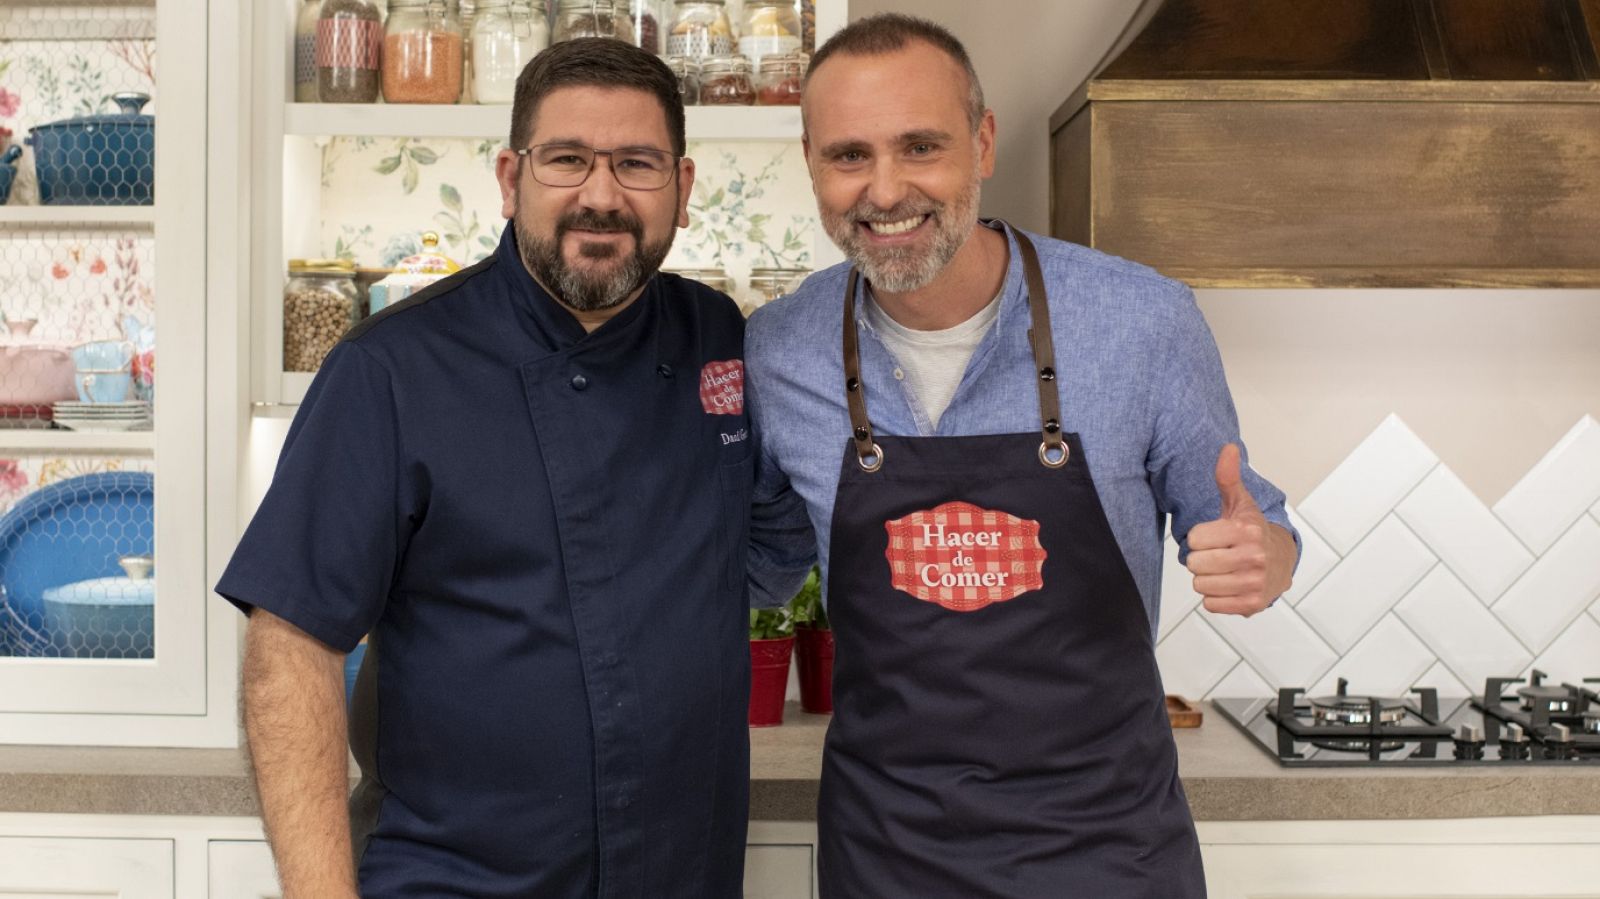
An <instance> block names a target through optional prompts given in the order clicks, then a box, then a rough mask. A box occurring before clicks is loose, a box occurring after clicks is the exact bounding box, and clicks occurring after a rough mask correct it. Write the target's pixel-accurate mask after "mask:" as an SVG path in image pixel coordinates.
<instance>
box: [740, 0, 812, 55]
mask: <svg viewBox="0 0 1600 899" xmlns="http://www.w3.org/2000/svg"><path fill="white" fill-rule="evenodd" d="M741 24H742V26H743V27H741V28H740V29H739V53H740V54H741V55H743V56H746V57H748V58H749V60H750V65H752V66H754V67H755V68H756V69H758V70H759V69H760V68H761V60H762V59H763V58H765V57H767V56H768V55H774V54H779V53H796V52H799V50H800V13H799V12H798V11H797V10H796V9H795V6H794V0H744V18H743V21H742V22H741Z"/></svg>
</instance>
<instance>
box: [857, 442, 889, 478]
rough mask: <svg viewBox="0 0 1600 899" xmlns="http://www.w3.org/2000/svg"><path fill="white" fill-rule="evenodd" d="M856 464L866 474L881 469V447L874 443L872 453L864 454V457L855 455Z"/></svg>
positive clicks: (858, 454) (859, 454)
mask: <svg viewBox="0 0 1600 899" xmlns="http://www.w3.org/2000/svg"><path fill="white" fill-rule="evenodd" d="M868 460H871V461H868ZM856 464H858V465H860V466H861V470H862V471H864V472H866V473H868V474H871V473H872V472H874V471H877V470H878V469H880V468H882V467H883V447H881V446H878V445H877V444H876V443H874V444H873V445H872V452H871V453H868V454H865V455H863V454H861V453H857V454H856Z"/></svg>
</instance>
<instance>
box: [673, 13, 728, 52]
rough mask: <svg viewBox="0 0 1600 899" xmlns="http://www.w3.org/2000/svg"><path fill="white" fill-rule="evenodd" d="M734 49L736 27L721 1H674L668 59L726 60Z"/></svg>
mask: <svg viewBox="0 0 1600 899" xmlns="http://www.w3.org/2000/svg"><path fill="white" fill-rule="evenodd" d="M734 46H735V45H734V42H733V24H732V23H731V22H729V21H728V9H727V6H726V5H724V4H723V2H722V0H673V3H672V27H671V28H670V29H668V30H667V55H668V56H694V57H698V58H701V59H704V58H706V57H711V56H727V55H729V54H731V53H733V51H734Z"/></svg>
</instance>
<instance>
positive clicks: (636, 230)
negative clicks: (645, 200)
mask: <svg viewBox="0 0 1600 899" xmlns="http://www.w3.org/2000/svg"><path fill="white" fill-rule="evenodd" d="M584 218H585V216H584V215H582V214H577V215H569V216H564V217H563V218H562V220H561V221H560V222H558V223H557V224H556V232H555V236H554V237H553V238H552V239H550V240H542V239H540V238H538V237H535V236H534V235H533V234H532V233H531V232H530V231H528V230H527V229H526V228H524V227H523V226H522V222H521V221H519V220H517V219H512V222H511V224H512V227H513V228H515V229H516V234H517V252H518V254H519V255H521V256H522V262H523V264H524V265H526V266H527V267H528V271H530V272H532V273H533V276H534V278H535V279H537V280H538V282H539V283H540V284H542V285H544V287H545V288H546V289H548V290H550V291H553V292H554V293H555V295H556V296H555V298H556V299H557V300H558V301H560V302H561V303H562V304H563V305H565V306H567V307H569V308H571V309H575V310H577V311H579V312H599V311H602V310H605V309H613V308H615V307H617V306H619V305H621V304H622V303H623V302H624V301H626V300H627V299H628V297H629V296H631V295H632V294H633V292H634V291H636V290H638V289H639V288H640V287H643V286H644V284H645V282H646V281H649V280H650V277H651V276H652V275H654V274H655V273H656V271H657V270H658V269H660V268H661V263H662V262H663V261H664V260H665V259H666V258H667V253H668V252H670V251H671V250H672V239H673V237H675V236H676V234H677V229H673V230H672V231H671V232H668V234H667V236H666V238H665V239H664V240H661V241H659V242H657V243H654V244H646V243H645V242H644V234H643V229H642V228H640V227H639V226H638V223H637V222H631V223H629V222H621V223H618V222H614V221H613V222H609V223H608V224H610V225H615V224H622V225H623V226H624V227H622V228H620V229H618V230H626V231H628V232H629V233H631V234H632V235H633V252H631V253H629V254H627V255H626V256H625V257H624V258H623V259H622V262H621V264H620V265H618V266H617V267H616V268H615V269H613V270H612V271H611V272H610V273H609V274H598V275H596V274H589V273H586V272H582V271H579V270H577V269H575V268H573V267H571V266H569V265H567V262H566V260H565V259H564V258H562V255H561V238H562V237H563V236H564V235H565V234H566V233H567V232H568V231H570V230H572V228H573V227H574V225H575V223H576V222H581V221H582V220H583V219H584ZM598 249H599V250H600V252H595V253H590V252H583V253H582V254H583V255H585V256H588V257H589V258H591V259H608V258H611V257H612V256H615V255H616V252H615V251H614V250H612V249H611V248H609V247H601V248H598Z"/></svg>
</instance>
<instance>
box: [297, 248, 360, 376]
mask: <svg viewBox="0 0 1600 899" xmlns="http://www.w3.org/2000/svg"><path fill="white" fill-rule="evenodd" d="M361 311H362V310H361V307H360V304H359V303H358V302H357V294H356V269H355V266H354V265H353V264H351V263H349V262H346V261H345V260H343V259H291V260H289V280H288V283H286V284H285V285H284V288H283V370H284V371H316V370H317V367H318V366H320V365H322V357H323V356H326V355H328V351H329V350H331V349H333V347H334V345H335V344H337V343H338V342H339V340H340V339H341V338H343V337H344V332H346V331H348V330H350V326H351V325H353V324H355V323H356V322H357V321H360V320H361Z"/></svg>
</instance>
